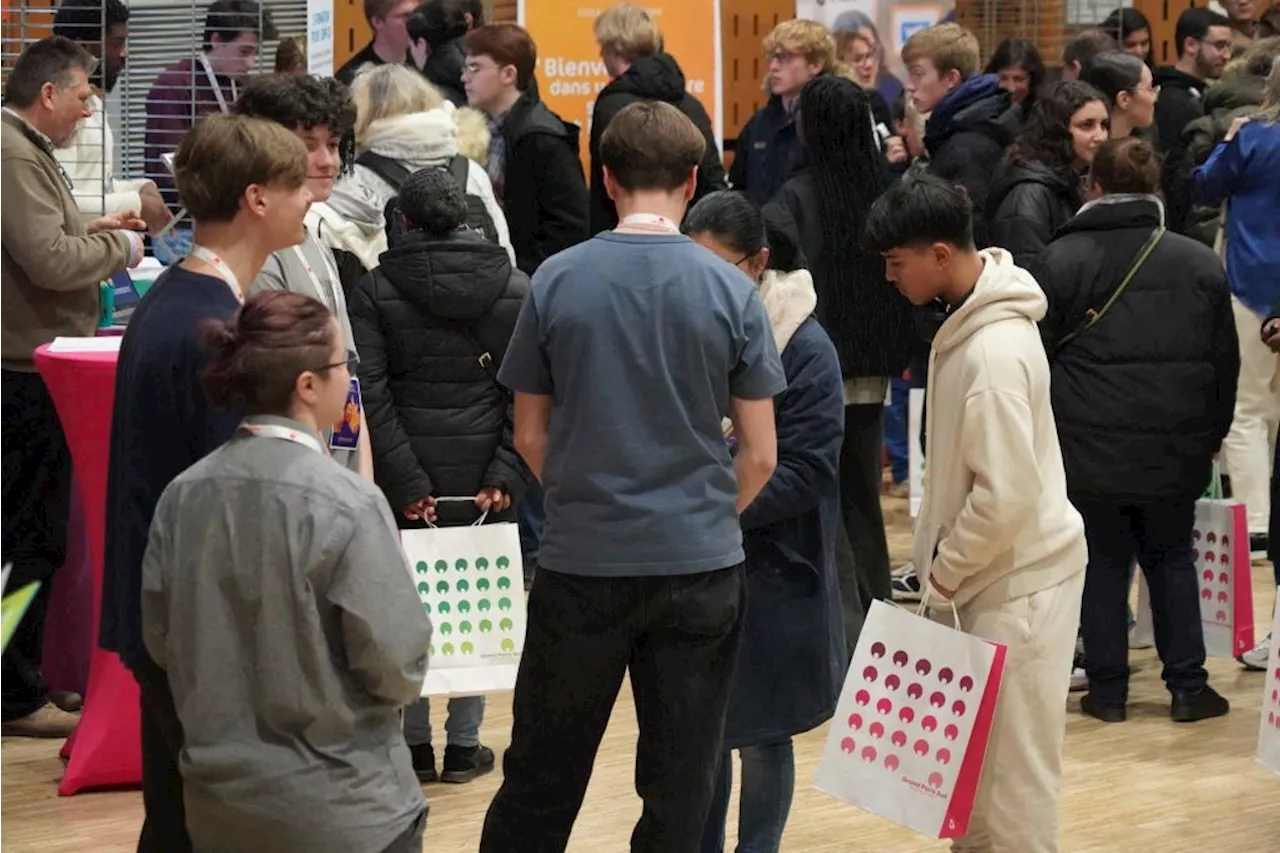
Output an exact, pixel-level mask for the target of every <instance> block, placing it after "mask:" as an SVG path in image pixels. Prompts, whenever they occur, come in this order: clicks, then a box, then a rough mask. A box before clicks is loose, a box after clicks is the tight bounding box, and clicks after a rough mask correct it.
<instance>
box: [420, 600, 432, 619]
mask: <svg viewBox="0 0 1280 853" xmlns="http://www.w3.org/2000/svg"><path fill="white" fill-rule="evenodd" d="M422 612H423V613H425V614H427V615H428V616H430V615H431V605H430V604H427V603H426V602H425V601H424V602H422Z"/></svg>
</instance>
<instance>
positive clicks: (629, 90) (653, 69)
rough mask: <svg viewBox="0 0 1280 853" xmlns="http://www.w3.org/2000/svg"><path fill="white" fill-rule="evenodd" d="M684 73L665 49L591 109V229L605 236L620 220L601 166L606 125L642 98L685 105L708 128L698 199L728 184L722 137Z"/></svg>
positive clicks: (617, 83) (684, 110)
mask: <svg viewBox="0 0 1280 853" xmlns="http://www.w3.org/2000/svg"><path fill="white" fill-rule="evenodd" d="M684 85H685V80H684V72H683V71H681V70H680V66H679V65H677V64H676V61H675V59H673V58H672V57H670V56H668V55H667V54H665V53H655V54H652V55H650V56H642V57H641V58H639V59H637V60H636V61H635V64H633V65H632V66H631V67H630V68H628V69H627V72H626V73H625V74H623V75H622V76H621V77H618V78H616V79H615V80H613V81H612V82H611V83H609V85H608V86H605V87H604V90H603V91H601V92H600V96H599V97H598V98H597V99H596V105H595V108H594V109H593V110H592V113H591V233H592V234H599V233H600V232H601V231H607V230H609V229H610V228H613V227H614V226H616V225H617V224H618V212H617V210H616V209H614V206H613V201H612V200H611V199H610V198H609V194H608V193H606V192H605V189H604V169H603V168H602V166H601V164H600V139H601V137H603V136H604V131H605V128H606V127H608V126H609V122H611V121H612V120H613V117H614V116H616V115H617V114H618V113H619V112H621V111H622V108H623V107H625V106H627V105H628V104H634V103H635V102H636V101H666V102H667V103H669V104H672V105H673V106H676V107H678V108H679V109H680V112H682V113H684V114H685V115H687V116H688V117H689V119H690V120H691V121H692V122H693V124H694V126H695V127H697V128H698V130H700V131H702V135H703V137H704V138H705V139H706V140H707V151H706V153H705V154H704V155H703V157H702V165H701V166H700V167H699V168H698V187H697V190H696V191H695V192H694V195H693V201H692V202H690V206H692V205H693V204H694V203H696V202H697V201H698V200H699V199H701V198H702V197H703V196H705V195H708V194H709V193H713V192H715V191H716V190H722V189H724V188H725V187H726V184H725V178H724V164H723V163H722V162H720V151H719V149H717V148H716V136H715V132H714V131H713V129H712V127H711V118H710V117H709V116H708V115H707V111H706V109H704V108H703V106H702V103H701V102H700V101H699V100H698V99H697V98H695V97H694V96H693V95H690V94H689V93H688V92H686V91H685V88H684Z"/></svg>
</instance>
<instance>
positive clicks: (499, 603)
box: [401, 524, 526, 696]
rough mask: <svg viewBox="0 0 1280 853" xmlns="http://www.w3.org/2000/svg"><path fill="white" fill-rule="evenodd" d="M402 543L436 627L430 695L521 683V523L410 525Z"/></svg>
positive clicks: (426, 692) (477, 691) (471, 692)
mask: <svg viewBox="0 0 1280 853" xmlns="http://www.w3.org/2000/svg"><path fill="white" fill-rule="evenodd" d="M401 541H402V542H403V544H404V550H405V553H406V554H408V555H409V565H410V570H411V571H412V573H413V579H414V584H415V585H416V586H417V590H418V599H419V601H421V602H422V609H423V610H425V611H426V612H427V614H428V615H429V616H430V617H431V621H432V624H433V625H434V626H435V633H434V635H433V640H432V645H431V648H430V649H429V650H428V652H429V655H430V661H429V663H428V666H427V678H426V681H425V682H423V685H422V695H423V696H445V695H450V696H471V695H476V694H480V693H489V692H491V691H494V690H510V689H512V688H513V687H515V683H516V671H517V670H518V669H519V667H520V652H521V651H522V650H523V648H524V631H525V624H526V619H525V602H524V565H523V562H522V561H521V557H520V534H519V532H518V530H517V527H516V525H514V524H485V525H479V526H475V527H438V528H428V529H426V530H406V531H404V532H403V533H402V534H401Z"/></svg>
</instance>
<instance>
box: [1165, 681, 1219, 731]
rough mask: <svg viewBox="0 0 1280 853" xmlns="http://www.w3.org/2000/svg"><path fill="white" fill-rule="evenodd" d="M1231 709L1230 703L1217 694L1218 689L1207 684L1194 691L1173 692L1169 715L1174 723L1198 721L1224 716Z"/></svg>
mask: <svg viewBox="0 0 1280 853" xmlns="http://www.w3.org/2000/svg"><path fill="white" fill-rule="evenodd" d="M1229 710H1231V703H1230V702H1228V701H1227V700H1226V699H1224V698H1223V697H1222V696H1219V695H1218V691H1216V690H1214V689H1213V688H1212V687H1209V686H1208V685H1206V686H1204V687H1202V688H1200V689H1199V690H1197V691H1196V692H1195V693H1175V694H1173V705H1172V708H1171V716H1172V717H1173V721H1174V722H1175V723H1198V722H1200V721H1201V720H1208V719H1212V718H1213V717H1222V716H1226V713H1227V712H1228V711H1229Z"/></svg>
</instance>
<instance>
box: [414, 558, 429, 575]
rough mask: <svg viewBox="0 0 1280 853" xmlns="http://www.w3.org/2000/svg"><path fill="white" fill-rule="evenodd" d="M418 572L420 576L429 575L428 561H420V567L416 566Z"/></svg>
mask: <svg viewBox="0 0 1280 853" xmlns="http://www.w3.org/2000/svg"><path fill="white" fill-rule="evenodd" d="M414 568H415V569H417V570H418V574H420V575H425V574H426V573H427V561H426V560H419V561H418V565H416V566H414Z"/></svg>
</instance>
